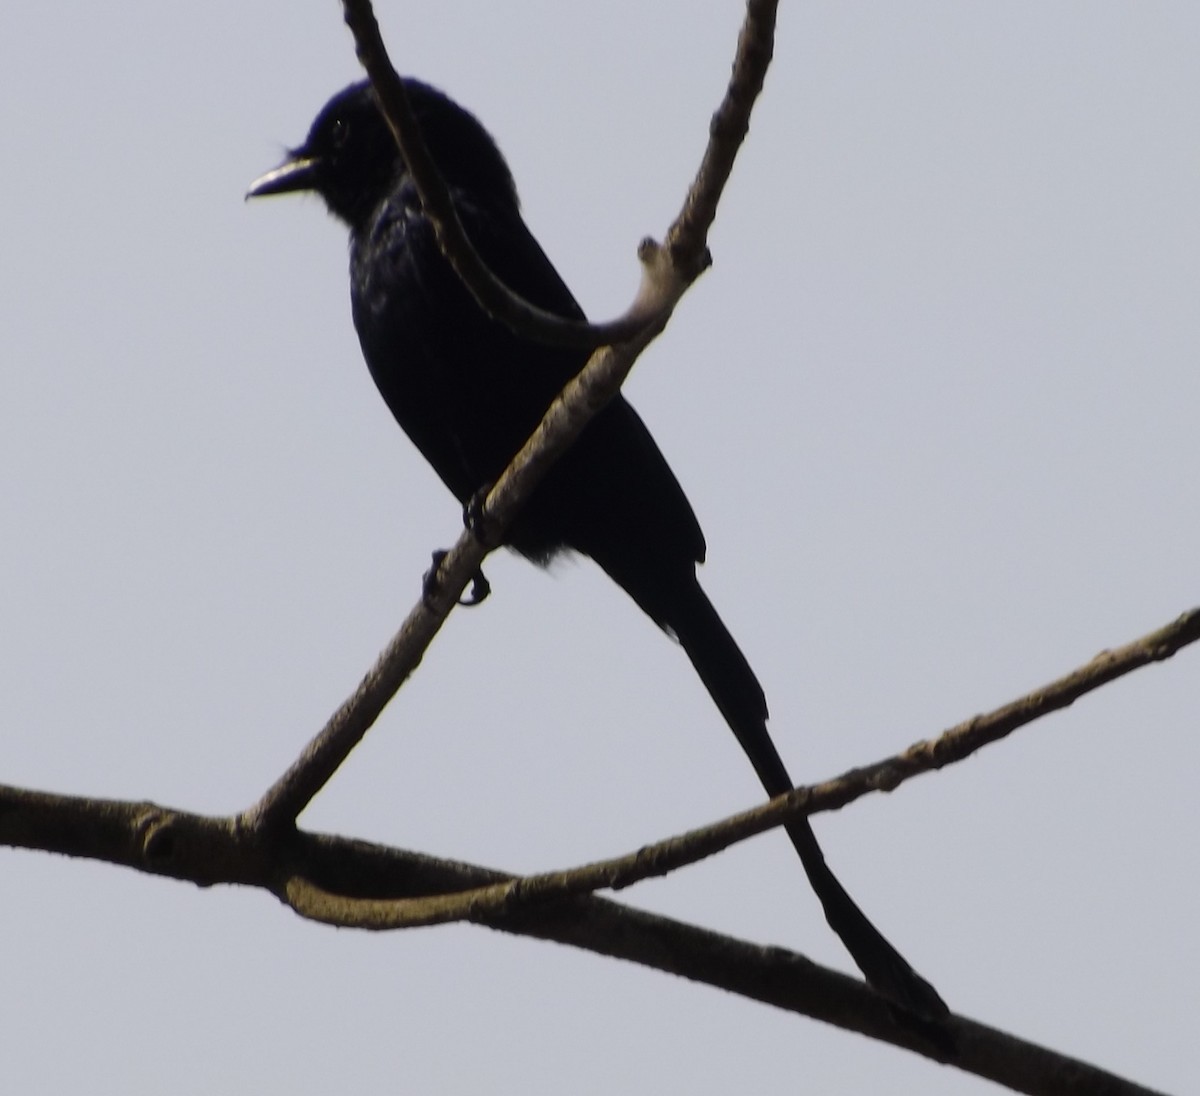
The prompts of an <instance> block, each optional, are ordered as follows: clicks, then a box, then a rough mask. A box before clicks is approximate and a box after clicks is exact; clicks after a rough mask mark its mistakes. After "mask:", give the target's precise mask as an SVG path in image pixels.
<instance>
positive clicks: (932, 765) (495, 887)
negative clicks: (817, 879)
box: [286, 608, 1200, 929]
mask: <svg viewBox="0 0 1200 1096" xmlns="http://www.w3.org/2000/svg"><path fill="white" fill-rule="evenodd" d="M1198 639H1200V608H1198V609H1193V610H1191V611H1190V612H1187V613H1184V614H1183V615H1182V616H1180V617H1179V618H1178V619H1177V620H1175V621H1173V622H1172V623H1170V624H1168V625H1166V626H1165V627H1163V628H1159V629H1157V630H1155V631H1153V632H1151V633H1149V634H1148V635H1146V636H1143V637H1142V638H1141V639H1138V640H1135V641H1134V642H1132V643H1129V644H1126V645H1125V646H1123V647H1119V648H1117V649H1116V650H1109V651H1104V652H1102V653H1101V654H1099V655H1097V656H1096V657H1095V658H1093V659H1092V660H1091V661H1090V662H1088V663H1087V664H1086V665H1085V666H1081V667H1080V668H1079V669H1077V670H1074V671H1072V672H1071V673H1069V674H1067V675H1066V676H1065V677H1062V678H1059V679H1058V680H1057V681H1054V682H1051V683H1050V684H1049V685H1045V686H1043V687H1042V688H1040V689H1035V690H1034V691H1033V692H1031V693H1028V694H1026V695H1025V696H1023V697H1021V698H1020V699H1018V700H1014V701H1012V702H1011V703H1009V704H1006V705H1004V706H1003V707H1002V708H998V709H996V710H995V711H993V712H990V713H989V714H987V715H978V716H974V717H973V718H971V719H968V720H965V721H964V722H962V723H959V724H958V725H957V726H954V727H951V728H950V729H949V730H948V731H945V732H943V733H942V734H941V735H940V736H939V737H938V738H936V739H933V740H929V739H926V740H922V741H921V742H917V743H915V744H914V745H912V746H910V747H909V748H908V749H907V750H904V751H903V752H901V753H899V754H896V755H895V756H893V757H889V758H885V759H884V760H882V761H878V762H876V763H875V764H873V765H866V766H863V767H861V768H856V769H851V770H850V771H849V772H846V773H843V774H842V775H841V776H838V777H835V778H834V779H832V780H827V781H824V782H823V783H821V784H815V785H813V786H811V787H801V788H797V789H795V790H794V791H792V792H790V793H788V794H787V795H781V796H778V797H777V798H775V799H773V800H771V801H770V802H769V803H766V804H764V805H763V806H761V807H756V808H754V809H753V810H749V811H743V812H741V813H739V814H735V815H732V816H730V817H728V818H725V819H723V820H722V821H720V822H714V823H712V824H711V825H707V826H701V827H699V828H697V829H694V830H691V831H689V832H688V833H685V834H681V835H679V836H677V837H669V838H666V839H665V840H662V841H658V842H655V843H654V844H652V845H644V846H642V847H641V848H640V849H638V850H637V851H636V852H632V853H628V854H626V855H624V856H618V857H614V858H612V859H609V860H600V861H597V862H595V863H592V864H586V865H584V866H582V867H578V868H571V869H567V870H563V871H555V872H545V873H541V874H538V875H528V876H523V877H518V878H515V879H506V880H502V881H497V882H491V883H489V884H487V885H486V886H483V887H480V888H477V889H474V890H471V891H460V892H458V893H454V894H439V895H423V896H420V897H417V898H405V899H401V900H398V901H391V902H389V901H383V900H362V899H356V898H346V897H343V896H340V895H333V894H329V893H326V892H324V891H322V890H321V889H320V888H318V887H315V886H313V884H311V883H310V882H308V881H307V880H302V879H293V880H290V881H289V883H288V886H287V891H286V894H287V899H288V902H289V903H290V904H291V905H292V906H293V908H294V909H296V911H297V912H298V913H300V914H302V915H303V916H305V917H311V918H313V919H314V920H317V921H324V922H326V923H329V924H335V925H341V926H345V927H353V928H370V929H389V928H410V927H414V926H417V925H433V924H442V923H445V922H448V921H464V920H465V921H474V920H478V919H479V918H481V917H485V916H489V915H496V914H503V913H507V912H509V911H511V910H513V909H516V908H517V907H518V906H520V905H521V904H523V903H536V902H546V901H550V900H553V899H562V898H567V897H571V896H573V895H578V894H583V893H587V892H591V891H597V890H620V889H622V888H624V887H628V886H631V885H632V884H634V883H638V882H640V881H642V880H644V879H651V878H655V877H657V876H662V875H667V874H669V873H670V872H672V871H675V870H677V869H679V868H681V867H685V866H686V865H688V864H693V863H696V862H697V861H699V860H703V859H704V858H705V857H708V856H712V855H713V854H715V853H718V852H721V851H722V850H724V849H727V848H729V847H730V846H732V845H735V844H737V843H738V842H740V841H745V840H746V839H748V838H750V837H754V836H756V835H757V834H760V833H763V832H765V831H766V830H769V829H772V828H774V827H775V826H780V825H784V824H786V823H787V822H790V821H791V820H792V819H794V818H797V817H799V816H802V815H811V814H817V813H819V812H821V811H830V810H839V809H840V808H842V807H844V806H846V805H847V804H848V803H852V802H853V801H854V800H856V799H859V798H861V797H862V796H864V795H867V794H869V793H872V792H880V791H892V790H893V789H895V788H897V787H899V785H900V784H902V783H903V782H904V781H906V780H908V779H910V778H912V777H914V776H916V775H918V774H919V773H925V772H929V771H931V770H933V769H940V768H943V767H945V766H946V765H949V764H952V763H953V762H955V761H961V760H963V759H964V758H966V757H969V756H970V755H971V754H972V753H974V752H975V751H976V750H979V749H981V748H982V747H984V746H986V745H989V744H990V743H992V742H996V741H998V740H999V739H1001V738H1004V737H1005V736H1007V735H1009V734H1011V733H1012V732H1013V731H1015V730H1016V729H1017V728H1018V727H1022V726H1024V725H1025V724H1027V723H1032V722H1033V721H1034V720H1036V719H1040V718H1041V717H1042V716H1045V715H1049V714H1050V713H1051V712H1055V711H1058V710H1060V709H1062V708H1065V707H1067V706H1069V705H1070V704H1072V703H1074V701H1075V700H1077V699H1078V698H1079V697H1081V696H1083V695H1084V694H1085V693H1089V692H1091V691H1093V690H1094V689H1098V688H1100V687H1101V686H1102V685H1105V684H1107V683H1108V682H1110V681H1113V680H1115V679H1116V678H1118V677H1121V676H1123V675H1125V674H1127V673H1131V672H1132V671H1133V670H1136V669H1138V668H1140V667H1142V666H1145V665H1147V664H1148V663H1151V662H1159V661H1162V660H1163V659H1167V658H1170V657H1171V656H1172V655H1174V654H1175V653H1176V652H1177V651H1178V650H1180V649H1181V648H1183V647H1186V646H1187V645H1188V644H1191V643H1195V642H1196V641H1197V640H1198Z"/></svg>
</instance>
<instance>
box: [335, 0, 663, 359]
mask: <svg viewBox="0 0 1200 1096" xmlns="http://www.w3.org/2000/svg"><path fill="white" fill-rule="evenodd" d="M342 7H343V10H344V12H345V17H346V25H347V26H348V27H349V28H350V32H351V33H352V34H353V35H354V44H355V49H356V52H357V54H358V59H359V61H360V62H362V66H363V68H364V69H365V70H366V73H367V76H368V77H370V80H371V86H372V87H373V88H374V89H375V95H376V98H377V99H378V100H379V106H380V109H381V110H382V112H383V116H384V118H385V119H386V120H387V123H388V126H389V128H390V129H391V131H392V135H393V136H394V137H395V138H396V143H397V145H399V146H400V152H401V154H402V155H403V157H404V162H405V163H406V164H407V166H408V171H409V174H410V175H411V176H412V180H413V183H414V184H415V185H416V188H417V193H418V194H420V196H421V205H422V206H423V207H424V210H425V215H426V216H427V217H428V218H429V220H430V222H431V223H432V224H433V228H434V233H435V235H436V236H437V241H438V244H439V246H440V247H441V249H442V254H443V255H445V256H446V259H447V260H448V261H449V263H450V265H451V266H452V267H454V270H455V272H456V273H457V274H458V276H459V278H461V279H462V282H463V284H464V285H465V286H466V287H467V289H469V290H470V292H471V295H472V296H473V297H474V298H475V300H476V301H477V302H478V304H479V307H480V308H482V309H483V310H484V311H485V312H486V313H487V314H488V315H489V316H491V317H492V318H493V319H495V320H498V321H500V322H501V323H503V324H505V325H506V326H508V327H509V328H511V329H512V330H513V331H515V332H516V333H517V334H518V335H520V336H522V337H523V338H527V339H530V340H533V341H537V342H543V343H550V344H552V345H555V346H572V347H578V348H580V349H586V350H594V349H595V348H596V347H598V346H606V345H609V344H611V343H617V342H624V341H625V340H627V339H631V338H633V337H634V336H635V335H637V334H638V332H639V331H641V330H642V329H643V328H644V327H646V325H647V324H649V323H651V322H653V321H654V320H655V319H656V318H657V317H659V316H660V315H661V314H662V313H663V312H669V311H670V309H671V308H672V307H673V306H674V304H675V301H676V300H677V299H678V296H679V291H678V289H677V288H676V287H674V286H672V285H671V284H670V283H669V282H668V283H667V284H665V285H663V286H661V287H659V286H658V285H657V284H656V281H655V279H656V278H658V277H662V276H664V275H666V274H667V273H668V271H667V268H666V267H665V266H664V265H663V264H648V263H646V261H645V260H644V259H643V264H642V286H641V289H640V290H639V292H638V294H637V297H636V298H635V299H634V302H633V304H632V305H630V307H629V309H628V310H627V312H626V313H625V315H624V316H621V317H620V318H618V319H616V320H613V321H611V322H610V323H603V324H590V323H588V322H587V321H586V320H573V319H568V318H566V317H565V316H557V315H554V314H553V313H551V312H547V311H545V309H542V308H538V307H537V306H536V305H534V304H531V303H530V302H529V301H527V300H525V299H524V298H523V297H521V296H519V295H518V294H517V293H515V292H513V290H511V289H510V288H509V287H508V286H507V285H505V284H504V282H502V281H501V280H500V279H499V278H498V277H497V276H496V275H495V274H493V273H492V270H491V268H490V267H489V266H488V265H487V263H485V262H484V261H483V259H482V257H481V256H480V255H479V253H478V252H477V251H476V250H475V247H474V245H473V244H472V243H471V241H470V239H469V238H468V237H467V234H466V231H465V229H464V228H463V225H462V221H460V220H459V217H458V212H457V211H456V210H455V208H454V201H453V199H452V198H451V197H450V191H449V190H448V189H447V187H446V184H445V182H443V180H442V178H441V176H440V175H439V173H438V169H437V166H436V165H435V164H434V162H433V158H432V157H431V156H430V154H429V149H428V147H427V146H426V144H425V140H424V138H423V137H422V136H421V128H420V126H419V125H418V124H417V120H416V118H415V117H414V115H413V113H412V109H411V107H410V106H409V102H408V96H407V95H406V94H405V91H404V84H403V82H402V81H401V79H400V77H399V76H398V75H397V73H396V70H395V69H394V68H393V67H392V63H391V60H390V59H389V58H388V54H387V48H386V47H385V46H384V44H383V38H382V36H381V35H380V33H379V24H378V22H377V21H376V19H375V13H374V11H372V9H371V3H370V0H343V4H342ZM645 250H646V243H643V245H642V248H640V249H639V255H642V254H643V253H644V252H645Z"/></svg>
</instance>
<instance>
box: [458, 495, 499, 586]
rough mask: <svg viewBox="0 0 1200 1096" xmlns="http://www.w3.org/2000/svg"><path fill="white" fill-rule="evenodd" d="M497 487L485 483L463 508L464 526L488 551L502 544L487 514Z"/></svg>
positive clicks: (493, 523)
mask: <svg viewBox="0 0 1200 1096" xmlns="http://www.w3.org/2000/svg"><path fill="white" fill-rule="evenodd" d="M495 486H496V485H495V484H494V483H485V484H484V485H483V486H482V487H481V488H479V490H478V491H476V492H475V494H473V495H472V496H471V497H470V498H469V499H467V502H466V505H465V506H464V507H463V525H465V526H466V527H467V528H468V529H469V530H470V531H471V535H472V536H473V537H474V538H475V539H476V540H477V541H479V543H480V544H482V545H483V546H484V547H485V548H486V549H488V551H491V550H492V549H493V548H499V547H500V544H501V537H500V532H499V530H498V529H497V528H496V523H495V522H494V521H493V520H492V518H491V515H490V514H488V512H487V500H488V495H490V494H491V493H492V488H493V487H495ZM485 596H486V595H485Z"/></svg>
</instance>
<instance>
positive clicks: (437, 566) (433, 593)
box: [421, 548, 492, 609]
mask: <svg viewBox="0 0 1200 1096" xmlns="http://www.w3.org/2000/svg"><path fill="white" fill-rule="evenodd" d="M448 555H449V553H448V552H447V551H446V550H445V549H443V548H439V549H438V550H437V551H435V552H434V553H433V563H432V565H431V566H430V568H429V570H428V571H426V572H425V574H424V575H422V576H421V599H422V600H423V601H424V602H425V606H426V608H432V607H433V601H434V599H435V598H436V597H437V595H438V592H439V591H440V590H441V587H442V579H441V570H442V561H443V560H444V559H445V558H446V556H448ZM491 592H492V584H491V583H490V582H488V580H487V578H486V577H485V576H484V573H483V569H482V568H480V569H479V570H478V571H476V572H475V575H474V577H473V578H472V579H471V592H470V593H469V594H467V596H466V597H460V598H459V599H458V603H459V605H462V606H463V607H464V608H467V609H470V608H473V607H474V606H476V605H479V604H480V603H481V602H483V601H486V600H487V597H488V595H489V594H490V593H491Z"/></svg>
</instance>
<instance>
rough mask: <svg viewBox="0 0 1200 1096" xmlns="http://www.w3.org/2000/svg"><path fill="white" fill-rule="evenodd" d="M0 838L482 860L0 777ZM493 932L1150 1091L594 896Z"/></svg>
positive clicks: (364, 889) (982, 1068) (277, 882)
mask: <svg viewBox="0 0 1200 1096" xmlns="http://www.w3.org/2000/svg"><path fill="white" fill-rule="evenodd" d="M0 845H8V846H13V847H18V848H31V849H43V850H47V851H52V852H58V853H63V854H65V855H68V856H79V857H87V858H89V859H93V860H101V861H106V862H108V863H113V864H122V865H125V866H126V867H131V868H134V869H136V870H139V871H145V872H150V873H153V874H156V875H162V876H167V877H170V878H175V879H180V880H184V881H190V882H193V883H197V884H199V885H201V886H211V885H213V884H218V883H231V884H241V885H244V886H254V887H261V888H264V889H267V890H269V891H271V892H272V893H274V894H276V895H278V896H279V897H281V898H283V899H284V900H285V901H286V900H287V899H286V893H285V892H286V886H287V884H286V881H287V880H288V879H294V878H297V877H303V878H307V879H312V880H315V881H316V882H317V885H318V886H319V887H321V888H322V889H325V890H328V891H330V892H337V893H356V894H359V895H361V896H362V897H364V898H370V897H372V896H374V897H377V898H383V899H388V900H396V899H400V898H405V897H412V896H416V895H420V894H429V893H435V894H436V893H446V892H449V891H453V890H456V889H457V890H463V889H467V888H478V887H481V886H487V885H489V884H493V883H497V882H500V881H502V880H503V879H504V878H505V876H503V875H502V874H500V873H498V872H494V871H490V870H488V869H486V868H481V867H477V866H475V865H472V864H464V863H460V862H456V861H450V860H441V859H436V858H434V857H428V856H421V855H419V854H416V853H410V852H405V851H403V850H399V849H391V848H386V847H383V846H379V845H373V844H369V843H367V842H363V841H350V840H347V839H345V838H340V837H333V836H328V835H320V834H306V833H301V832H299V831H290V832H287V831H285V832H283V833H282V834H281V835H280V836H279V837H278V838H276V839H270V840H269V839H267V838H266V837H265V836H264V835H263V834H262V833H260V832H252V831H248V830H247V829H245V827H243V826H242V825H240V824H239V821H238V819H236V818H212V817H206V816H203V815H196V814H189V813H187V812H182V811H173V810H170V809H168V808H164V807H158V806H155V805H154V804H152V803H135V802H119V801H115V800H96V799H83V798H79V797H72V796H58V795H50V794H47V793H40V792H30V791H24V790H21V789H17V788H8V787H4V786H0ZM475 920H477V921H478V922H479V923H480V924H482V925H486V926H487V927H489V928H493V929H498V930H500V931H503V932H509V933H515V934H518V935H522V936H531V937H536V938H540V939H544V940H554V941H557V942H559V943H563V944H569V945H571V946H572V947H577V948H581V949H584V950H587V951H592V952H596V953H597V954H600V955H607V956H611V957H614V958H619V959H625V960H627V961H629V962H633V963H639V964H641V965H643V966H646V967H650V968H652V969H655V970H661V971H665V972H668V973H671V974H676V975H679V976H681V977H684V978H689V979H691V980H693V981H696V982H700V983H704V984H706V985H711V986H715V987H717V988H720V989H724V990H727V991H728V992H730V993H736V994H739V995H741V996H743V997H747V998H749V999H751V1000H756V1001H761V1002H763V1003H765V1004H769V1005H773V1006H775V1007H776V1008H781V1009H786V1010H788V1011H791V1012H795V1013H798V1014H801V1015H805V1016H810V1017H812V1018H814V1019H817V1020H821V1021H824V1022H825V1023H828V1024H833V1025H835V1026H837V1027H840V1028H843V1029H845V1030H847V1031H856V1032H859V1033H861V1034H863V1035H866V1036H869V1037H870V1038H873V1039H878V1040H880V1041H882V1042H886V1043H890V1044H892V1045H894V1046H898V1047H903V1048H906V1049H908V1050H911V1051H913V1052H915V1053H917V1054H922V1055H924V1056H926V1057H928V1058H931V1059H933V1060H935V1061H939V1062H944V1063H947V1064H952V1065H954V1066H956V1067H957V1068H959V1069H961V1070H963V1071H965V1072H968V1073H973V1074H975V1075H977V1076H980V1077H986V1078H988V1079H990V1080H993V1081H995V1082H997V1083H998V1084H1002V1085H1006V1086H1008V1087H1009V1088H1010V1089H1012V1090H1014V1091H1016V1092H1025V1093H1039V1094H1042V1093H1061V1094H1084V1093H1087V1094H1088V1096H1097V1094H1099V1096H1147V1094H1150V1090H1149V1089H1146V1088H1142V1087H1140V1086H1138V1085H1135V1084H1133V1083H1132V1082H1129V1081H1126V1080H1123V1079H1122V1078H1120V1077H1116V1076H1114V1075H1113V1074H1110V1073H1106V1072H1105V1071H1103V1070H1100V1069H1097V1068H1096V1067H1094V1066H1091V1065H1088V1064H1087V1063H1085V1062H1081V1061H1078V1060H1076V1059H1072V1058H1068V1057H1065V1056H1064V1055H1061V1054H1058V1053H1056V1052H1054V1051H1051V1050H1047V1049H1045V1048H1043V1047H1039V1046H1036V1045H1034V1044H1032V1043H1027V1042H1024V1041H1023V1040H1021V1039H1018V1038H1016V1037H1015V1036H1012V1035H1007V1034H1005V1033H1003V1032H1000V1031H997V1030H995V1029H993V1028H989V1027H987V1026H985V1025H983V1024H979V1023H976V1022H974V1021H972V1020H968V1019H966V1018H963V1017H956V1016H951V1017H950V1018H949V1019H948V1020H946V1021H945V1023H944V1024H942V1025H939V1027H938V1028H937V1031H936V1032H933V1031H922V1030H919V1029H915V1028H912V1027H907V1026H905V1025H903V1024H902V1023H900V1022H899V1021H898V1020H897V1018H896V1015H895V1014H894V1012H893V1010H891V1009H890V1008H889V1007H888V1005H887V1003H886V1002H885V1001H884V1000H883V999H882V998H881V997H879V995H878V994H876V993H875V992H874V991H873V990H871V989H870V988H869V987H867V986H866V985H865V984H864V983H862V982H860V981H858V980H857V979H854V978H851V977H849V976H847V975H844V974H839V973H838V972H836V971H833V970H829V969H827V968H825V967H822V966H819V965H818V964H816V963H813V962H812V961H811V960H809V959H806V958H805V957H804V956H802V955H798V954H796V953H794V952H790V951H786V950H784V949H782V948H774V947H763V946H761V945H756V944H751V943H748V942H746V941H742V940H737V939H734V938H733V937H729V936H724V935H721V934H719V933H715V932H710V931H709V930H707V929H703V928H699V927H697V926H694V925H688V924H684V923H681V922H678V921H674V920H671V919H670V918H666V917H659V916H656V915H654V914H649V913H644V912H642V911H640V910H635V909H631V908H629V907H627V906H623V905H621V904H619V903H617V902H612V901H608V900H606V899H601V898H596V897H592V896H585V897H576V898H572V899H568V900H565V901H559V902H555V903H545V904H539V905H538V906H536V907H523V908H521V909H517V910H514V911H511V912H509V913H506V914H494V915H489V916H486V917H483V916H481V917H478V918H476V919H475Z"/></svg>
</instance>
